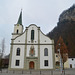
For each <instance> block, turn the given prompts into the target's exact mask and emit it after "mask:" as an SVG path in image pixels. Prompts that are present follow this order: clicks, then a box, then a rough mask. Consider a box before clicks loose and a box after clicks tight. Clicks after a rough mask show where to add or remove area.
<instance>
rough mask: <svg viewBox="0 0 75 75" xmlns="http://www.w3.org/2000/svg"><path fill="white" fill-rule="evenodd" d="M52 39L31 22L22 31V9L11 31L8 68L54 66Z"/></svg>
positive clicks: (26, 68)
mask: <svg viewBox="0 0 75 75" xmlns="http://www.w3.org/2000/svg"><path fill="white" fill-rule="evenodd" d="M54 58H55V53H54V41H53V40H52V39H50V38H49V37H47V36H46V35H44V34H43V33H42V31H41V30H40V27H38V26H36V25H35V24H31V25H29V26H28V27H26V29H25V31H23V25H22V11H21V13H20V16H19V19H18V22H17V24H15V25H14V32H13V33H12V39H11V48H10V60H9V70H13V69H18V70H19V69H22V70H29V69H34V70H40V69H54V68H55V59H54Z"/></svg>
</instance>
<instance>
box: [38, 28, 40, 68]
mask: <svg viewBox="0 0 75 75" xmlns="http://www.w3.org/2000/svg"><path fill="white" fill-rule="evenodd" d="M38 69H40V28H38Z"/></svg>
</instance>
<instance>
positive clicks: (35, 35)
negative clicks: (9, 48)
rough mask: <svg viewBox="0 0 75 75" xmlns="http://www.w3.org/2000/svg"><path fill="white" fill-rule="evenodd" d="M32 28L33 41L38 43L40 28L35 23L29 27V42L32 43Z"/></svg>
mask: <svg viewBox="0 0 75 75" xmlns="http://www.w3.org/2000/svg"><path fill="white" fill-rule="evenodd" d="M31 30H34V42H33V43H36V44H37V43H38V28H37V27H36V26H35V25H31V26H29V28H28V32H27V43H29V44H31Z"/></svg>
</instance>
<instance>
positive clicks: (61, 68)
mask: <svg viewBox="0 0 75 75" xmlns="http://www.w3.org/2000/svg"><path fill="white" fill-rule="evenodd" d="M58 45H59V49H58V52H59V57H60V71H61V73H62V72H63V65H62V57H61V53H60V43H59V44H58Z"/></svg>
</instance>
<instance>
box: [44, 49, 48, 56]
mask: <svg viewBox="0 0 75 75" xmlns="http://www.w3.org/2000/svg"><path fill="white" fill-rule="evenodd" d="M44 56H48V49H47V48H45V49H44Z"/></svg>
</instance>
